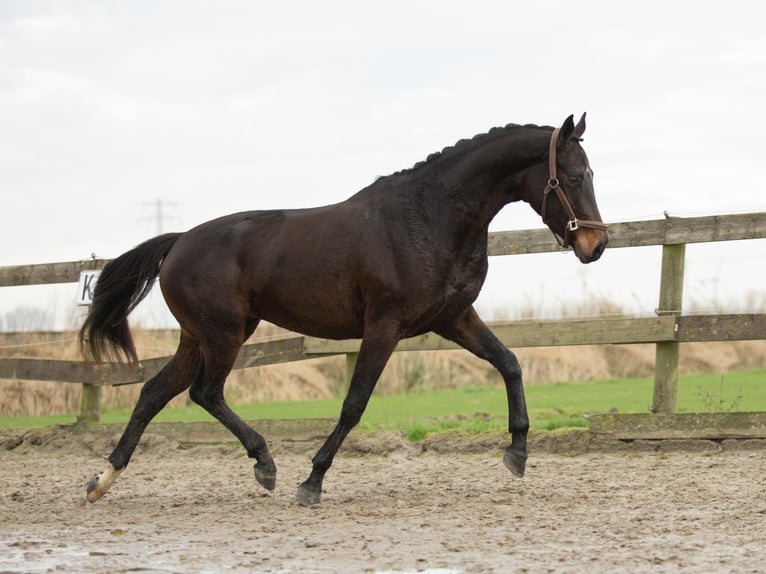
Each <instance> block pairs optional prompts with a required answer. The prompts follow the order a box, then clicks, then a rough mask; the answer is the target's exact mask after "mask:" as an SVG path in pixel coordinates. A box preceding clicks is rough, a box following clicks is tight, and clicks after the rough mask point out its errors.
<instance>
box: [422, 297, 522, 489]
mask: <svg viewBox="0 0 766 574" xmlns="http://www.w3.org/2000/svg"><path fill="white" fill-rule="evenodd" d="M435 332H436V333H438V334H439V335H441V336H442V337H444V338H446V339H449V340H451V341H454V342H455V343H457V344H458V345H460V346H461V347H463V348H465V349H467V350H469V351H471V352H472V353H473V354H474V355H476V356H477V357H480V358H482V359H485V360H487V361H489V362H490V363H491V364H492V366H494V367H495V368H496V369H497V370H498V371H500V374H501V375H502V376H503V381H504V382H505V391H506V394H507V395H508V432H510V433H511V444H510V446H508V447H507V448H506V449H505V455H504V457H503V462H504V463H505V466H506V467H508V469H509V470H510V471H511V472H512V473H513V474H515V475H516V476H518V477H522V476H524V470H525V468H526V462H527V433H528V431H529V417H528V415H527V404H526V400H525V399H524V386H523V385H522V381H521V367H520V366H519V361H518V360H517V359H516V355H514V354H513V353H512V352H511V351H510V350H509V349H508V348H507V347H506V346H505V345H504V344H503V343H502V342H501V341H500V340H499V339H498V338H497V337H496V336H495V334H494V333H493V332H492V331H491V330H490V329H489V327H487V325H486V324H485V323H484V321H482V320H481V319H480V318H479V316H478V315H477V314H476V310H475V309H474V308H473V307H469V308H468V309H466V310H465V311H464V312H463V313H462V314H461V315H459V316H458V317H457V318H456V319H455V320H454V321H452V322H451V323H449V324H447V325H443V326H440V327H439V328H438V329H435Z"/></svg>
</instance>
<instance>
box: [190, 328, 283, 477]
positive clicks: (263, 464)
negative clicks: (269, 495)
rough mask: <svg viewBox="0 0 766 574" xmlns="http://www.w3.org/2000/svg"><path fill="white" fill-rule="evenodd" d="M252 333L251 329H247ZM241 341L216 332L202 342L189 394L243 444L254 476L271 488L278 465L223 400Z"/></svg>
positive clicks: (263, 443)
mask: <svg viewBox="0 0 766 574" xmlns="http://www.w3.org/2000/svg"><path fill="white" fill-rule="evenodd" d="M248 331H249V332H252V329H248ZM242 342H243V341H242V340H240V339H239V338H237V337H227V335H222V334H219V335H217V336H215V337H210V339H209V340H208V341H207V342H206V343H205V344H203V345H202V354H203V367H202V372H201V373H200V376H199V377H197V379H196V380H195V381H194V383H193V384H192V387H191V389H190V391H189V394H190V396H191V398H192V400H193V401H194V402H195V403H197V404H199V405H200V406H202V407H203V408H204V409H205V410H206V411H207V412H209V413H210V414H211V415H213V416H214V417H215V418H216V419H218V420H219V421H220V422H221V424H223V426H225V427H226V428H227V429H228V430H229V431H230V432H231V433H232V434H233V435H234V436H236V437H237V438H238V439H239V441H240V442H241V443H242V446H244V447H245V450H246V451H247V456H249V457H250V458H254V459H255V460H256V463H255V465H254V467H253V471H254V472H255V479H256V480H257V481H258V482H259V483H260V484H261V485H262V486H263V487H264V488H266V489H267V490H274V487H275V486H276V480H277V467H276V465H275V464H274V459H272V457H271V454H270V453H269V449H268V447H267V446H266V440H265V439H264V438H263V437H262V436H261V435H260V434H258V433H257V432H255V431H254V430H253V429H252V428H250V427H249V426H248V425H247V423H245V421H243V420H242V419H241V418H240V417H239V416H238V415H237V414H236V413H235V412H234V411H232V410H231V407H229V405H228V404H227V403H226V401H225V400H224V396H223V387H224V383H225V382H226V377H227V376H228V374H229V372H231V369H232V366H233V365H234V361H235V359H236V358H237V354H238V353H239V349H240V347H241V345H242Z"/></svg>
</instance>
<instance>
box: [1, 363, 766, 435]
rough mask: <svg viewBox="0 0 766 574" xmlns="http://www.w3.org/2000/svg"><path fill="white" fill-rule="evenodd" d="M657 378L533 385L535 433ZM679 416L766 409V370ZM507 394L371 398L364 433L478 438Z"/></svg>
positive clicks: (707, 386) (640, 399)
mask: <svg viewBox="0 0 766 574" xmlns="http://www.w3.org/2000/svg"><path fill="white" fill-rule="evenodd" d="M652 388H653V380H652V379H627V380H619V381H617V380H606V381H593V382H587V383H557V384H549V385H537V386H531V387H527V389H526V396H527V405H528V407H529V414H530V419H531V424H532V427H533V428H539V429H548V430H552V429H555V428H560V427H583V426H587V420H585V419H584V418H583V416H582V415H583V413H598V412H608V411H610V410H615V409H616V410H617V411H618V412H621V413H640V412H647V411H648V409H649V406H650V404H651V402H652ZM341 402H342V400H341V399H326V400H317V401H289V402H269V403H259V404H250V405H238V406H236V407H235V410H236V411H237V413H238V414H239V415H240V416H241V417H242V418H244V419H245V420H257V419H279V418H337V416H338V413H339V412H340V406H341ZM677 410H678V412H717V411H766V371H749V372H744V373H732V374H728V375H723V376H722V375H716V374H697V375H686V376H682V377H680V380H679V385H678V403H677ZM129 415H130V413H129V412H128V411H121V412H110V413H104V414H102V417H101V420H102V422H104V423H124V422H126V421H127V419H128V416H129ZM507 416H508V411H507V405H506V397H505V389H504V388H502V387H501V386H497V387H478V388H460V389H452V390H440V391H429V392H422V393H413V394H409V395H394V396H387V397H377V396H373V398H372V400H371V401H370V404H369V406H368V408H367V411H366V412H365V414H364V417H363V419H362V423H361V427H362V429H365V430H376V429H400V430H403V431H405V432H406V433H407V435H408V437H409V438H410V439H411V440H420V439H422V438H424V437H425V436H427V435H428V434H430V433H433V432H438V431H442V430H448V429H454V428H460V429H463V430H465V431H466V432H471V433H479V432H483V431H487V430H492V429H501V428H505V427H506V425H507ZM75 418H76V417H75V416H74V415H61V416H50V417H4V418H0V428H18V427H33V426H47V425H53V424H59V423H71V422H74V420H75ZM156 420H158V421H163V422H176V421H200V420H213V419H212V418H211V417H210V415H208V414H207V413H206V412H205V411H203V410H202V409H201V408H199V407H186V408H177V409H168V410H164V411H162V412H161V413H160V414H159V415H158V416H157V419H156Z"/></svg>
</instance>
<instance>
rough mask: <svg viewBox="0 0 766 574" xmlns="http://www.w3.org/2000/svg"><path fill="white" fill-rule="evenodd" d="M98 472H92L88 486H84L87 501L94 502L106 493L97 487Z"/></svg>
mask: <svg viewBox="0 0 766 574" xmlns="http://www.w3.org/2000/svg"><path fill="white" fill-rule="evenodd" d="M99 476H100V475H98V474H94V475H93V476H92V477H91V479H90V480H89V481H88V486H87V488H86V493H87V494H86V495H85V498H87V499H88V502H96V501H97V500H98V499H99V498H101V497H102V496H104V494H105V493H106V491H105V490H102V489H100V488H99V487H98V479H99Z"/></svg>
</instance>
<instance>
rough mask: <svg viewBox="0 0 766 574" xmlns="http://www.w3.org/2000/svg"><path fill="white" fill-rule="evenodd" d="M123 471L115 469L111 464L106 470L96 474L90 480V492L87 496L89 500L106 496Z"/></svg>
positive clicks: (94, 500)
mask: <svg viewBox="0 0 766 574" xmlns="http://www.w3.org/2000/svg"><path fill="white" fill-rule="evenodd" d="M121 472H122V470H115V469H114V467H113V466H112V465H111V464H110V465H109V467H108V468H107V469H106V470H105V471H104V472H102V473H101V474H96V475H94V476H93V478H91V479H90V481H89V482H88V489H87V491H88V494H87V496H86V498H87V499H88V502H96V501H97V500H98V499H99V498H101V497H102V496H104V495H105V494H106V493H107V491H108V490H109V488H110V487H111V486H112V484H113V483H114V481H115V480H117V477H118V476H120V473H121Z"/></svg>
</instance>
